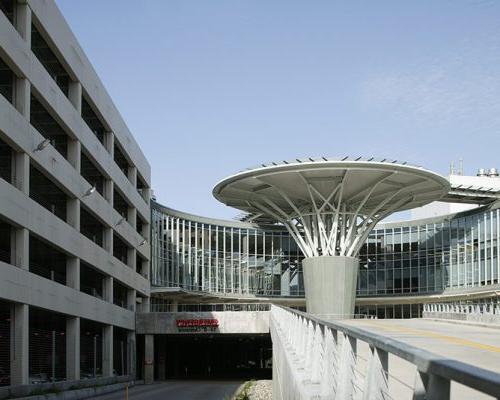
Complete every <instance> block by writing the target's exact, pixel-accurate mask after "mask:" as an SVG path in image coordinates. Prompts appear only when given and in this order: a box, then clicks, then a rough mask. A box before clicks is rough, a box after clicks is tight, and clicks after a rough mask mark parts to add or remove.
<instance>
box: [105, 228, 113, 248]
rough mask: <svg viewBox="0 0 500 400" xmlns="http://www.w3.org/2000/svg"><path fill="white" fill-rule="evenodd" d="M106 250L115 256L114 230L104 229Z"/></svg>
mask: <svg viewBox="0 0 500 400" xmlns="http://www.w3.org/2000/svg"><path fill="white" fill-rule="evenodd" d="M104 249H105V250H107V251H108V252H109V253H110V254H113V229H112V228H104Z"/></svg>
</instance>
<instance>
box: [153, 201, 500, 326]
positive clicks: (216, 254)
mask: <svg viewBox="0 0 500 400" xmlns="http://www.w3.org/2000/svg"><path fill="white" fill-rule="evenodd" d="M151 225H152V232H151V235H152V236H151V237H152V243H151V246H152V257H151V260H152V261H151V268H152V269H151V283H152V293H153V307H154V305H155V304H156V305H158V304H162V305H164V304H165V303H164V301H162V300H159V298H166V299H170V300H171V299H174V298H175V297H173V296H174V295H173V294H174V293H184V294H187V293H189V295H190V296H193V295H195V296H196V294H198V295H199V296H200V298H202V296H206V297H207V298H208V299H209V301H221V300H224V299H228V300H229V299H231V300H239V299H242V300H244V301H249V299H253V300H255V301H269V300H270V298H272V301H273V302H288V303H289V304H295V305H296V306H303V304H304V303H303V298H304V283H303V276H302V265H301V261H302V260H303V258H304V256H303V255H302V253H301V251H300V249H299V248H298V247H297V245H296V244H295V241H294V240H293V239H292V238H291V237H290V235H289V234H288V232H287V231H286V230H284V229H283V228H282V227H281V226H279V225H270V226H260V225H258V224H252V223H245V222H239V221H224V220H215V219H210V218H205V217H199V216H194V215H191V214H186V213H183V212H179V211H175V210H173V209H170V208H167V207H164V206H161V205H160V204H158V203H154V202H153V204H152V218H151ZM499 226H500V203H493V204H491V205H489V206H483V207H479V208H475V209H473V210H469V211H466V212H461V213H457V214H449V215H444V216H440V217H434V218H428V219H418V220H411V221H403V222H392V223H384V224H379V225H378V226H377V227H376V228H375V229H374V230H373V231H372V232H371V233H370V235H369V237H368V239H367V241H366V243H365V244H364V245H363V247H362V249H361V251H360V271H359V276H358V285H357V302H356V303H357V313H361V314H371V315H378V317H395V318H397V317H409V316H418V315H420V310H421V305H422V304H423V303H424V302H428V301H433V300H435V299H440V301H446V300H450V301H471V300H472V299H479V300H480V301H485V300H486V299H487V298H491V299H490V300H488V301H496V300H492V299H496V295H495V290H498V289H499V286H498V279H499V275H500V263H499V259H500V257H499V253H500V246H499V240H500V229H499ZM186 299H187V297H184V298H182V300H181V299H179V300H174V301H178V302H187V300H186ZM190 301H193V300H190ZM198 301H199V299H198Z"/></svg>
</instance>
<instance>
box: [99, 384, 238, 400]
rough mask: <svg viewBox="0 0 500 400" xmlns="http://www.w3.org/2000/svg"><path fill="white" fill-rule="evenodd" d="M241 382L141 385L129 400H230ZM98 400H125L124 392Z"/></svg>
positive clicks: (130, 393) (135, 388)
mask: <svg viewBox="0 0 500 400" xmlns="http://www.w3.org/2000/svg"><path fill="white" fill-rule="evenodd" d="M242 383H243V382H241V381H166V382H160V383H155V384H153V385H139V386H135V387H133V388H131V389H130V390H129V397H128V398H129V400H165V399H172V400H173V399H175V400H225V399H230V398H231V396H232V395H233V394H235V393H236V390H237V389H238V388H239V386H240V385H241V384H242ZM95 399H98V400H124V399H125V393H124V392H123V391H120V392H115V393H111V394H107V395H105V396H99V397H95Z"/></svg>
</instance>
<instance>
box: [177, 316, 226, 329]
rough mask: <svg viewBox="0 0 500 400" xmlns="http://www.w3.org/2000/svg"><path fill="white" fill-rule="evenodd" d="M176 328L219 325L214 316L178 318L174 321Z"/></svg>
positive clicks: (213, 326) (214, 326)
mask: <svg viewBox="0 0 500 400" xmlns="http://www.w3.org/2000/svg"><path fill="white" fill-rule="evenodd" d="M175 323H176V324H177V327H178V328H191V327H196V328H197V327H205V326H207V327H212V328H216V327H218V326H219V320H218V319H215V318H204V319H178V320H176V321H175Z"/></svg>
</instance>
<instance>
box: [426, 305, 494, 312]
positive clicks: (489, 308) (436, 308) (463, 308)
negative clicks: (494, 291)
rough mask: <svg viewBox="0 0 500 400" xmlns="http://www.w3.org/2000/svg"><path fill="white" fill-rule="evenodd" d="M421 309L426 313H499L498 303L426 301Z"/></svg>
mask: <svg viewBox="0 0 500 400" xmlns="http://www.w3.org/2000/svg"><path fill="white" fill-rule="evenodd" d="M423 311H424V312H428V313H448V314H491V315H500V305H498V304H454V303H428V304H424V310H423Z"/></svg>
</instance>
